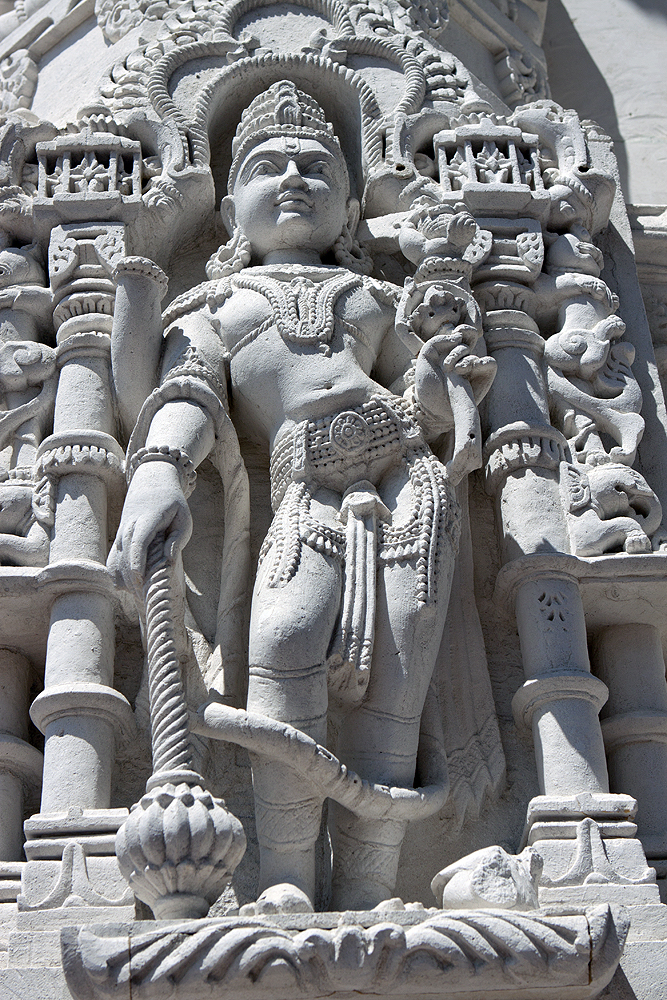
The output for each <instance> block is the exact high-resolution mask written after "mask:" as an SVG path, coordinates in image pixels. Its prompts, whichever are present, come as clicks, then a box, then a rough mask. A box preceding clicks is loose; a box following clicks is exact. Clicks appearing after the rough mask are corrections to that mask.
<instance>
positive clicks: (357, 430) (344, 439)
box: [329, 410, 371, 456]
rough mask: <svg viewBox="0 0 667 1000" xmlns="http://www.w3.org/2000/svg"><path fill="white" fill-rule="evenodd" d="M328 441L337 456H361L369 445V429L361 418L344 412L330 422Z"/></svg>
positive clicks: (348, 411)
mask: <svg viewBox="0 0 667 1000" xmlns="http://www.w3.org/2000/svg"><path fill="white" fill-rule="evenodd" d="M329 440H330V441H331V444H332V445H333V446H334V448H335V449H336V451H337V452H338V454H339V455H345V456H357V455H361V454H362V452H364V451H365V450H366V448H367V447H368V445H369V444H370V440H371V429H370V427H369V426H368V423H367V421H366V420H364V418H363V417H362V416H360V415H359V414H358V413H355V412H354V410H346V411H345V412H344V413H339V414H338V416H337V417H334V419H333V420H332V422H331V427H330V428H329Z"/></svg>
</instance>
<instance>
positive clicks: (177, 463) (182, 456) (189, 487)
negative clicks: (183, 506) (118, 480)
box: [126, 444, 197, 500]
mask: <svg viewBox="0 0 667 1000" xmlns="http://www.w3.org/2000/svg"><path fill="white" fill-rule="evenodd" d="M145 462H169V463H170V464H171V465H173V466H174V468H175V469H176V471H177V472H178V478H179V479H180V481H181V489H182V490H183V494H184V496H185V498H186V500H187V498H188V497H189V496H190V495H191V494H192V491H193V490H194V488H195V485H196V483H197V472H196V469H195V466H194V462H193V461H192V459H191V458H190V456H189V455H188V454H187V452H185V451H183V449H182V448H170V447H169V445H166V444H161V445H157V444H153V445H151V446H150V447H148V448H139V450H138V451H135V453H134V455H133V456H132V458H131V459H130V461H129V462H128V465H127V472H126V478H127V484H128V486H129V485H130V483H131V482H132V478H133V476H134V474H135V472H136V471H137V469H138V468H139V466H140V465H143V464H144V463H145Z"/></svg>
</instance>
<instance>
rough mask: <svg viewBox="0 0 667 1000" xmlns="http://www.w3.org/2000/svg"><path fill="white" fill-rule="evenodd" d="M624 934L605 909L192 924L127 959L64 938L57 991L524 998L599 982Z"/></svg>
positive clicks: (99, 943) (87, 935)
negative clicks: (362, 922)
mask: <svg viewBox="0 0 667 1000" xmlns="http://www.w3.org/2000/svg"><path fill="white" fill-rule="evenodd" d="M587 918H588V919H587ZM626 933H627V929H626V928H625V926H614V924H613V921H612V919H611V917H610V915H609V910H608V907H606V906H605V907H597V908H595V909H594V910H591V911H590V913H589V914H587V916H584V914H579V915H573V916H569V917H559V918H548V917H543V916H541V915H533V914H528V913H511V912H508V911H502V910H492V909H491V910H481V911H475V910H472V911H466V912H462V911H459V912H455V913H452V914H444V913H440V914H438V915H437V916H434V917H431V918H430V919H427V920H425V921H423V922H422V923H418V924H416V925H413V926H407V927H405V926H399V925H398V924H394V923H378V924H376V925H374V926H371V927H369V928H364V927H360V926H359V925H349V924H347V925H346V924H343V926H340V927H337V928H334V929H329V928H326V927H322V928H321V927H312V928H310V929H307V930H304V931H300V932H297V931H291V932H290V931H287V930H283V929H282V928H280V927H278V926H276V925H272V924H270V923H269V922H263V921H259V920H257V921H256V920H254V919H246V920H242V921H238V920H235V919H233V918H230V919H228V920H226V921H224V922H211V921H197V922H195V921H192V922H188V923H183V924H180V925H176V926H174V925H172V926H171V927H169V928H168V929H156V930H155V931H152V932H150V933H147V934H137V935H133V936H132V938H131V949H130V947H129V944H128V937H127V935H124V936H122V937H116V938H113V937H99V936H97V935H96V934H95V933H93V932H91V931H89V930H88V929H87V928H82V929H80V930H79V929H77V928H69V929H67V930H65V931H63V935H62V948H63V964H64V968H65V973H66V976H67V983H68V986H69V988H70V990H71V992H72V994H73V996H75V997H79V998H81V1000H83V998H84V997H86V998H93V997H99V998H102V997H105V998H109V1000H112V998H114V997H118V998H120V997H121V996H126V995H127V983H128V982H129V981H130V980H131V982H132V997H133V1000H143V998H149V997H155V996H157V995H158V993H159V991H161V990H164V991H165V995H167V993H168V994H169V995H171V991H172V985H173V984H174V982H176V981H177V982H178V996H179V1000H195V998H197V1000H203V998H204V997H211V998H213V997H225V996H229V997H230V998H231V997H236V996H239V995H240V992H239V991H242V993H243V996H245V997H248V998H253V1000H254V998H255V997H259V996H267V995H268V994H267V992H266V991H267V990H271V989H273V990H274V991H278V992H277V993H275V994H274V995H285V994H286V993H287V992H288V991H291V990H294V989H296V990H297V991H299V992H307V994H308V995H311V996H313V995H314V996H320V995H324V994H326V995H327V996H329V995H330V994H336V993H339V992H340V993H344V994H345V995H349V994H350V992H355V993H361V994H366V993H368V994H373V995H389V996H394V997H399V996H400V997H405V995H406V993H409V994H411V993H413V992H418V993H420V994H421V993H423V992H428V993H431V992H437V993H438V995H443V994H444V993H446V992H447V991H448V990H452V991H455V992H456V994H457V996H463V995H465V993H466V992H468V991H470V992H471V993H474V995H475V996H479V995H480V993H481V992H486V991H489V995H490V994H491V992H493V995H494V996H498V997H499V998H502V1000H509V998H510V997H514V996H516V994H517V992H519V991H521V992H523V990H524V989H526V988H528V989H532V990H535V989H540V988H543V989H545V988H547V987H549V988H551V989H552V990H553V989H554V988H555V987H557V986H560V987H566V986H568V985H572V986H574V985H579V984H581V983H582V982H585V983H588V982H589V962H590V957H591V955H596V956H601V957H600V958H599V959H597V958H596V961H595V962H594V965H593V968H592V969H591V973H592V977H591V978H593V979H595V980H599V981H600V982H603V981H608V978H610V977H611V974H612V973H613V970H614V968H615V967H616V964H617V962H618V959H619V958H620V951H621V948H622V944H623V941H624V939H625V934H626ZM603 955H604V957H602V956H603ZM577 995H579V994H577ZM581 995H583V994H581ZM586 995H588V994H586ZM591 995H593V994H592V993H591Z"/></svg>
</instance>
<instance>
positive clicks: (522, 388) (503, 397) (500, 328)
mask: <svg viewBox="0 0 667 1000" xmlns="http://www.w3.org/2000/svg"><path fill="white" fill-rule="evenodd" d="M494 292H495V295H494V296H493V297H494V298H496V300H497V298H499V297H500V295H504V296H505V298H508V297H509V296H512V295H513V296H514V297H515V298H517V299H518V300H519V301H523V302H526V303H530V301H531V299H530V293H529V292H527V291H526V290H525V289H520V288H516V290H515V291H513V290H512V289H511V288H510V289H509V290H508V289H505V291H504V292H500V291H496V290H495V289H492V288H491V287H489V286H486V287H485V286H482V288H481V289H480V293H481V297H482V299H483V300H484V299H486V301H487V303H489V301H492V299H490V296H491V295H493V293H494ZM494 304H495V303H494ZM485 339H486V345H487V350H488V351H489V353H490V354H491V355H492V356H493V357H494V358H495V360H496V363H497V365H498V372H497V375H496V379H495V382H494V384H493V385H492V387H491V390H490V392H489V396H488V407H487V420H488V426H489V429H490V433H489V435H488V438H487V441H486V446H485V453H486V477H487V487H488V489H489V491H490V492H491V493H492V494H493V495H494V496H495V497H496V504H497V510H498V522H499V525H500V527H501V530H502V553H503V559H504V561H505V562H509V561H511V560H512V559H515V558H517V557H519V556H522V555H527V554H532V553H540V552H543V553H546V552H561V553H567V551H568V544H569V543H568V535H567V526H566V522H565V515H564V512H563V506H562V502H561V492H560V484H559V475H558V473H559V467H560V463H561V462H562V461H564V459H565V455H566V442H565V439H564V437H563V435H562V434H560V433H559V432H558V431H557V430H555V428H553V427H552V426H551V423H550V421H549V408H548V402H547V388H546V381H545V378H544V373H543V369H542V355H543V352H544V340H543V338H542V337H541V336H540V333H539V329H538V326H537V324H536V323H535V321H534V320H533V319H532V318H531V317H530V316H529V315H528V314H527V313H526V312H525V311H524V310H520V309H492V310H487V313H486V317H485ZM516 617H517V628H518V630H519V638H520V641H521V650H522V654H523V664H524V671H525V675H526V683H525V684H524V686H523V687H522V688H521V690H520V691H519V692H518V693H517V695H516V697H515V701H514V710H515V716H516V719H517V723H518V724H519V725H520V726H521V727H524V726H528V728H532V732H533V738H534V740H535V755H536V760H537V770H538V778H539V782H540V788H541V790H542V792H543V794H546V795H572V794H574V793H578V792H582V791H591V792H598V791H607V790H608V784H607V774H606V764H605V756H604V746H603V742H602V735H601V732H600V724H599V721H598V712H599V710H600V708H601V706H602V705H603V704H604V702H605V700H606V689H605V687H604V684H601V683H600V682H599V681H597V680H596V678H594V677H592V676H591V673H590V664H589V661H588V651H587V647H586V625H585V620H584V611H583V606H582V602H581V595H580V593H579V587H578V584H577V582H576V580H574V579H573V578H571V577H568V576H566V575H564V574H560V573H554V572H553V571H544V570H543V571H542V572H541V573H540V575H539V577H538V578H533V579H531V580H529V581H527V582H525V583H522V584H521V585H520V586H519V588H518V590H517V594H516Z"/></svg>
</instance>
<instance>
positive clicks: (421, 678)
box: [109, 81, 494, 912]
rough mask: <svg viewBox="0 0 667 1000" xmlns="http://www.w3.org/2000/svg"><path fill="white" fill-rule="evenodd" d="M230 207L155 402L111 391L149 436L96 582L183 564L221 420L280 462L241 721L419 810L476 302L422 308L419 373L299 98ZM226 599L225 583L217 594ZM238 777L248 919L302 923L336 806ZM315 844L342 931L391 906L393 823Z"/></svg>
mask: <svg viewBox="0 0 667 1000" xmlns="http://www.w3.org/2000/svg"><path fill="white" fill-rule="evenodd" d="M228 192H229V193H228V195H227V197H225V198H224V199H223V201H222V205H221V212H222V215H223V218H224V220H225V223H226V225H227V228H228V230H229V233H230V237H231V238H230V241H229V242H228V243H227V244H226V245H225V246H223V247H222V248H221V249H220V250H219V251H218V252H217V254H215V255H214V256H213V257H212V258H211V260H210V261H209V264H208V268H207V273H208V275H209V278H210V279H211V280H209V281H208V282H207V283H205V284H204V285H201V286H198V288H196V289H194V290H192V291H190V292H189V293H187V294H185V295H184V296H182V297H181V298H180V299H177V300H175V301H174V302H173V303H172V304H171V306H170V307H169V309H168V312H167V328H166V333H165V340H164V346H163V352H162V359H161V376H160V386H159V388H158V389H156V390H155V391H153V392H152V394H151V395H150V396H149V397H148V399H146V401H145V402H144V403H143V405H142V402H141V399H137V400H135V401H134V402H133V401H132V399H131V397H132V391H133V390H132V388H131V382H132V380H131V378H130V379H128V380H127V385H128V386H129V388H127V392H126V395H125V396H124V395H123V393H124V392H125V390H124V388H123V384H120V388H119V395H120V404H121V408H122V407H125V413H126V414H132V416H133V418H134V415H135V414H136V413H137V412H138V411H140V412H138V418H137V419H136V423H135V427H134V431H133V434H132V438H131V441H130V445H129V449H128V468H129V470H130V476H131V478H130V484H129V489H128V494H127V498H126V501H125V506H124V510H123V515H122V521H121V525H120V528H119V530H118V534H117V537H116V541H115V544H114V546H113V549H112V552H111V555H110V558H109V565H110V568H111V570H112V572H114V573H115V574H116V578H117V580H118V582H119V584H120V585H121V586H124V587H125V588H127V589H129V590H133V591H134V592H138V591H139V590H140V587H141V582H142V579H143V576H144V572H145V566H146V553H147V549H148V547H149V545H150V544H151V542H152V541H153V539H154V538H156V536H158V535H159V534H160V533H164V537H165V551H166V553H167V555H168V556H169V558H170V559H172V561H173V562H174V564H175V565H176V566H177V565H178V564H179V561H180V552H181V551H182V549H183V547H184V546H185V545H186V543H187V541H188V539H189V537H190V533H191V525H192V521H191V514H190V510H189V506H188V497H189V495H190V492H191V491H192V489H193V488H194V483H195V480H196V473H195V469H196V467H197V466H198V465H199V464H200V463H201V462H202V461H203V460H204V459H206V458H207V457H208V456H212V460H213V462H214V464H217V466H218V468H219V469H221V470H223V473H222V474H223V481H224V482H225V489H226V490H229V489H230V488H231V487H230V483H233V482H234V475H235V473H233V472H230V469H236V468H237V466H238V465H239V464H240V460H239V458H238V455H239V453H238V444H236V445H234V443H233V440H232V439H233V437H234V436H233V435H232V434H230V430H229V428H230V427H231V424H230V422H229V416H230V415H231V418H232V419H233V422H234V425H235V427H236V429H237V430H238V432H239V434H242V436H243V438H244V439H249V440H250V441H255V442H258V443H261V444H262V445H264V446H265V447H266V446H267V445H268V449H269V452H270V457H271V461H270V477H271V504H272V508H273V521H272V524H271V527H270V530H269V532H268V535H267V536H266V539H265V541H264V544H263V546H262V548H261V552H260V557H259V565H258V569H257V573H256V578H255V581H254V590H253V595H252V607H251V615H250V634H249V648H248V663H249V676H248V682H247V713H248V714H247V716H245V718H246V719H250V720H252V718H253V717H260V716H261V717H263V718H264V720H267V719H268V720H274V721H275V723H276V724H277V725H278V728H279V729H280V727H282V731H283V732H286V733H287V734H288V735H289V734H290V733H291V734H292V736H294V735H295V731H298V733H297V734H296V735H297V736H298V735H299V734H301V735H303V734H305V736H307V737H310V738H311V740H312V741H315V742H316V743H317V744H320V745H323V746H329V747H330V749H331V751H332V752H333V753H335V754H337V755H338V757H339V758H340V760H341V761H342V762H343V763H344V765H345V767H346V768H347V769H349V770H350V771H351V770H354V771H356V772H357V773H358V774H359V775H360V776H361V777H362V778H363V779H365V781H366V782H367V783H368V782H370V783H375V786H401V787H402V788H404V789H410V790H412V788H413V784H414V782H415V778H416V773H415V770H416V759H417V752H418V745H419V742H420V726H421V730H422V738H423V737H424V721H423V716H424V715H425V714H428V704H429V697H431V696H432V694H431V695H429V687H430V686H431V681H432V675H433V670H434V664H435V661H436V656H437V653H438V649H439V646H440V643H441V639H442V633H443V627H444V623H445V617H446V613H447V607H448V602H449V596H450V588H451V582H452V575H453V571H454V563H455V558H456V551H457V543H458V534H459V506H458V504H457V500H456V497H455V491H454V487H455V485H456V478H457V475H458V477H459V478H460V475H461V471H462V470H461V467H460V463H459V464H458V465H457V466H456V469H457V470H458V472H457V475H455V474H454V472H450V470H449V469H448V467H447V466H445V465H443V464H442V463H441V462H440V461H439V459H438V458H437V457H436V456H435V454H434V453H433V451H432V450H431V447H430V445H431V444H433V442H435V441H436V440H439V439H440V438H441V437H442V435H443V434H445V433H446V432H450V431H453V430H454V431H455V430H456V428H455V423H456V420H455V416H454V413H455V411H456V406H455V405H454V402H453V399H452V398H451V393H448V388H447V386H448V384H450V383H451V379H450V383H448V380H447V374H448V373H449V374H450V375H453V376H456V378H458V380H459V384H460V383H461V382H464V383H465V384H466V385H467V386H468V389H467V391H468V394H469V399H470V401H471V405H472V406H473V408H474V405H475V402H476V401H478V399H479V398H480V397H481V396H482V395H483V394H484V392H485V391H486V389H487V388H488V386H489V385H490V382H491V379H492V377H493V371H494V362H493V361H492V360H491V359H490V358H483V357H478V356H477V355H476V354H475V353H474V351H473V347H474V340H475V339H476V337H477V335H478V331H477V332H475V331H474V330H473V328H472V327H471V326H470V325H467V326H466V325H465V308H464V309H463V315H462V313H461V303H463V305H464V306H465V301H466V300H465V293H462V298H461V300H460V301H459V305H458V306H457V307H456V308H453V307H452V308H450V306H451V305H452V304H451V303H450V304H449V306H448V305H447V303H446V302H445V301H444V299H442V297H441V298H437V297H436V298H433V297H432V296H431V299H432V301H431V299H429V298H428V297H425V298H424V300H423V302H422V304H421V306H419V308H421V309H422V311H423V310H426V311H427V313H428V317H427V318H426V319H425V320H424V324H423V325H424V329H426V328H427V327H428V332H429V333H430V334H433V335H432V336H431V337H430V339H429V340H428V341H427V342H426V343H425V345H424V347H423V348H422V349H421V350H420V351H419V352H418V354H417V357H416V359H415V358H414V357H413V356H412V353H411V352H410V350H409V349H408V347H407V346H406V344H405V338H403V339H401V337H400V336H399V335H398V334H397V332H396V328H395V324H396V314H397V304H398V301H399V299H400V297H401V292H402V289H400V288H397V287H396V286H393V285H391V284H389V283H387V282H384V281H380V280H376V279H374V278H371V277H370V276H369V274H368V272H369V271H370V269H371V268H370V266H369V265H370V260H369V259H367V258H366V256H365V254H364V252H363V251H362V250H361V248H360V247H359V245H358V244H357V243H356V242H355V240H354V233H355V229H356V224H357V221H358V214H359V203H358V201H357V200H356V199H355V198H353V197H351V195H350V180H349V174H348V169H347V166H346V160H345V156H344V154H343V151H342V149H341V145H340V143H339V140H338V138H337V137H336V135H335V134H334V131H333V128H332V126H331V125H330V123H328V122H327V121H326V118H325V115H324V112H323V111H322V108H321V107H320V106H319V105H318V104H317V103H316V102H315V101H314V99H313V98H311V97H310V96H308V95H306V94H304V93H302V92H301V91H299V90H297V89H296V87H295V86H294V85H293V84H292V83H291V82H289V81H281V82H279V83H277V84H275V85H273V86H272V87H271V88H270V89H269V90H267V91H266V92H265V93H263V94H261V95H260V96H258V97H256V98H255V99H254V100H253V101H252V103H251V104H250V106H249V107H248V108H247V109H246V111H245V112H244V114H243V117H242V120H241V122H240V125H239V127H238V130H237V133H236V137H235V139H234V144H233V161H232V165H231V170H230V174H229V184H228ZM470 221H471V222H472V220H470ZM127 266H128V267H129V266H131V262H130V263H128V264H127ZM445 298H446V296H445ZM443 302H444V305H443ZM457 310H458V311H457ZM429 324H430V326H429ZM470 331H472V334H473V335H471V333H470ZM228 387H229V392H230V395H229V398H228ZM135 395H137V396H140V395H141V393H140V391H139V390H136V392H135ZM133 407H134V412H133ZM234 447H236V451H234ZM235 463H236V464H235ZM450 464H451V463H450ZM225 470H226V471H225ZM234 503H235V501H234V499H233V496H231V495H227V496H226V497H225V510H226V519H227V518H228V519H229V520H228V523H226V524H225V546H226V548H228V549H230V550H231V551H232V552H234V551H235V552H236V558H237V559H241V558H242V557H241V556H240V554H239V553H240V551H241V549H240V548H237V549H236V550H234V542H233V539H232V536H233V534H234V532H235V531H236V534H237V536H238V535H239V530H237V528H235V527H234V526H233V523H232V522H233V520H234V518H235V517H237V520H238V514H239V512H238V510H236V511H235V510H234ZM239 504H241V501H240V500H239ZM240 533H241V534H242V530H241V532H240ZM230 539H232V540H231V541H230ZM227 583H228V579H227V578H226V576H225V568H224V566H223V592H224V589H225V586H226V585H227ZM227 611H229V608H227ZM224 659H225V657H224V653H223V656H222V660H221V659H219V660H218V661H217V667H216V666H215V664H214V665H213V666H212V667H210V669H209V672H208V675H207V677H206V680H207V683H208V685H209V688H210V691H211V697H212V699H213V700H214V701H215V699H216V698H217V699H218V701H222V700H223V699H224V698H225V697H226V698H227V700H228V701H229V699H230V696H231V695H233V693H234V692H232V691H230V684H229V678H228V676H227V680H226V681H225V682H224V683H223V677H224V676H225V674H226V672H227V674H228V673H229V669H230V668H229V663H227V662H223V661H224ZM239 687H240V686H239ZM425 705H426V709H427V710H426V712H425ZM290 727H291V728H290ZM332 734H333V735H332ZM427 738H428V733H427ZM251 761H252V775H253V787H254V796H255V811H256V821H257V833H258V841H259V847H260V886H259V891H260V894H261V895H260V898H259V901H258V904H257V908H258V912H262V906H264V907H272V908H273V909H281V908H282V909H303V910H308V909H310V908H312V905H313V901H314V891H315V845H316V841H317V838H318V835H319V833H320V827H321V820H322V808H323V799H324V798H325V797H326V796H327V795H328V794H329V793H328V792H327V790H326V789H324V788H322V787H318V784H317V782H316V781H315V780H313V779H312V776H311V780H309V775H308V774H304V773H303V771H300V770H299V768H297V767H296V766H295V767H292V766H291V765H290V763H289V762H286V760H285V755H284V754H283V755H282V756H280V757H274V758H273V759H272V757H271V754H270V753H268V752H267V753H266V754H262V753H252V754H251ZM420 778H423V775H420ZM444 787H445V785H444V782H443V788H444ZM384 791H385V792H386V791H387V790H386V789H384ZM444 795H446V791H445V792H444ZM441 801H442V800H441ZM396 816H398V818H396ZM328 827H329V834H330V837H331V843H332V848H333V858H334V861H333V889H332V901H331V905H332V908H333V909H340V910H345V909H369V908H372V907H374V906H376V905H377V904H379V903H380V902H381V901H382V900H385V899H388V898H390V897H391V896H392V894H393V892H394V889H395V879H396V872H397V866H398V858H399V852H400V848H401V843H402V840H403V837H404V832H405V827H406V820H405V818H404V816H403V814H392V813H391V812H389V813H388V815H387V816H386V817H385V818H378V815H377V810H376V813H375V814H374V815H370V816H364V815H359V814H357V813H355V812H354V811H352V810H349V809H347V808H346V807H345V806H343V805H341V804H340V803H338V802H335V801H333V802H330V804H329V810H328Z"/></svg>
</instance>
